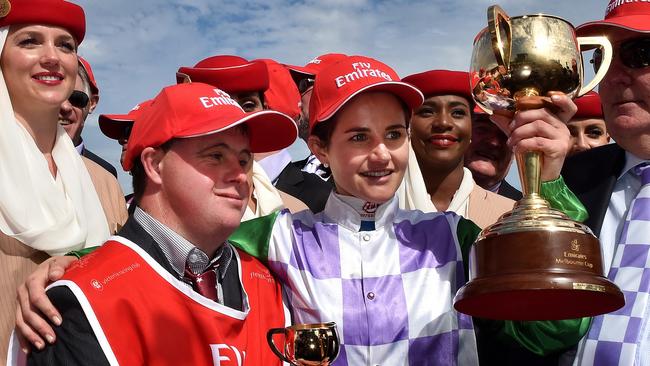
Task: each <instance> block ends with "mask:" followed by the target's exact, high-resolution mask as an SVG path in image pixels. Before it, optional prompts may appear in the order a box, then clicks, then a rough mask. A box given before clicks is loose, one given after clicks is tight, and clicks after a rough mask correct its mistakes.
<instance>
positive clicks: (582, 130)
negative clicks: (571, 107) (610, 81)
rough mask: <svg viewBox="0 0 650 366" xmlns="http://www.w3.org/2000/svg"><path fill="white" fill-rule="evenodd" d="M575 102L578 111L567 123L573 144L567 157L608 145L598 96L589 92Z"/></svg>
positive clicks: (607, 136) (607, 135)
mask: <svg viewBox="0 0 650 366" xmlns="http://www.w3.org/2000/svg"><path fill="white" fill-rule="evenodd" d="M575 102H576V105H577V106H578V111H577V112H576V114H575V115H574V116H573V118H572V119H571V120H570V121H569V122H568V123H567V127H569V132H571V141H572V142H573V146H572V147H571V151H570V152H569V156H571V155H574V154H577V153H579V152H581V151H587V150H589V149H593V148H594V147H598V146H603V145H607V144H608V143H609V134H608V133H607V126H606V125H605V117H604V116H603V108H602V106H601V103H600V95H598V93H596V92H594V91H591V92H589V93H587V94H585V95H583V96H582V97H580V98H577V99H576V100H575Z"/></svg>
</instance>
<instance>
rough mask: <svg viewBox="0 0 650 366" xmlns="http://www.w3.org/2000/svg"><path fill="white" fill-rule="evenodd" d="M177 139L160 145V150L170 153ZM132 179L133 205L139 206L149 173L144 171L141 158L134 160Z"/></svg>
mask: <svg viewBox="0 0 650 366" xmlns="http://www.w3.org/2000/svg"><path fill="white" fill-rule="evenodd" d="M174 141H176V139H171V140H169V141H167V142H165V143H164V144H162V145H160V146H159V147H158V148H159V149H162V150H163V151H164V152H167V151H169V149H171V147H172V145H173V144H174ZM130 173H131V177H132V178H133V180H132V184H133V202H132V205H137V204H139V203H140V199H141V198H142V195H143V194H144V190H145V188H146V187H147V173H146V172H145V171H144V166H143V165H142V161H141V160H140V156H139V155H138V156H137V157H135V158H134V161H133V167H132V168H131V171H130Z"/></svg>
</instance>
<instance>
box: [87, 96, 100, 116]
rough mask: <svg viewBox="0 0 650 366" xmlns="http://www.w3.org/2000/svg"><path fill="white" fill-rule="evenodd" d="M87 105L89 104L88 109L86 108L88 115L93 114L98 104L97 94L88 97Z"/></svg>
mask: <svg viewBox="0 0 650 366" xmlns="http://www.w3.org/2000/svg"><path fill="white" fill-rule="evenodd" d="M88 103H89V104H90V108H88V114H90V113H93V111H94V110H95V108H97V104H98V103H99V94H93V95H92V96H91V97H90V102H88Z"/></svg>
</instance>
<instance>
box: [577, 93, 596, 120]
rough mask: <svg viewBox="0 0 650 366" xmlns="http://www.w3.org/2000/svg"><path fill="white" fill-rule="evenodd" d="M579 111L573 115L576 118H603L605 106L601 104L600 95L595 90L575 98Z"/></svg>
mask: <svg viewBox="0 0 650 366" xmlns="http://www.w3.org/2000/svg"><path fill="white" fill-rule="evenodd" d="M574 102H575V104H576V106H578V111H577V112H576V114H575V115H574V116H573V118H574V119H576V118H603V107H602V106H601V104H600V95H598V93H596V92H594V91H590V92H589V93H587V94H585V95H583V96H581V97H580V98H576V99H575V100H574Z"/></svg>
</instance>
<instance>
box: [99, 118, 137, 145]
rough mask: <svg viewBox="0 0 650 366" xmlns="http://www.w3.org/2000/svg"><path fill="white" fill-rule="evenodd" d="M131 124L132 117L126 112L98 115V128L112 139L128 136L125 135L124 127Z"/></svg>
mask: <svg viewBox="0 0 650 366" xmlns="http://www.w3.org/2000/svg"><path fill="white" fill-rule="evenodd" d="M131 125H133V118H132V117H130V116H129V115H128V114H101V115H99V129H100V130H101V131H102V133H103V134H104V135H106V136H107V137H109V138H111V139H113V140H121V139H124V138H128V136H125V134H126V128H127V127H128V126H131Z"/></svg>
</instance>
